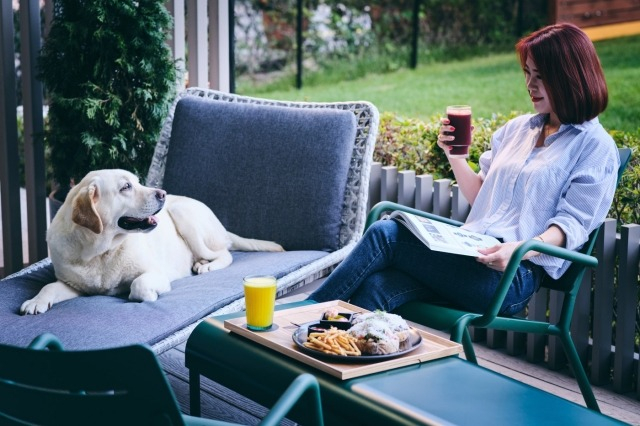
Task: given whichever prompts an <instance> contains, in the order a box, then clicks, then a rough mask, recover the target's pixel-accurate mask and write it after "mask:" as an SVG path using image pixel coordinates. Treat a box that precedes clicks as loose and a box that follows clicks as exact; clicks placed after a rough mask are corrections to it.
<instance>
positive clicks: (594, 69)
mask: <svg viewBox="0 0 640 426" xmlns="http://www.w3.org/2000/svg"><path fill="white" fill-rule="evenodd" d="M516 51H517V52H518V55H519V56H520V63H521V64H522V67H523V68H524V66H525V64H526V62H527V59H528V58H529V56H531V58H532V59H533V62H534V63H535V64H536V67H537V69H538V73H539V74H540V76H541V78H542V82H543V83H544V86H545V89H546V90H547V93H549V94H550V95H551V96H550V101H551V107H552V108H553V111H554V112H555V113H556V114H557V115H558V118H559V119H560V122H562V123H564V124H569V123H571V124H577V123H582V122H584V121H587V120H591V119H592V118H594V117H597V116H598V114H600V113H601V112H602V111H604V110H605V109H606V108H607V102H608V91H607V83H606V81H605V78H604V72H603V71H602V66H601V64H600V59H598V54H597V53H596V49H595V47H594V46H593V43H592V42H591V40H589V37H587V35H586V34H585V33H584V32H583V31H582V30H581V29H580V28H578V27H577V26H575V25H573V24H569V23H560V24H554V25H549V26H547V27H544V28H542V29H540V30H538V31H536V32H534V33H531V34H530V35H528V36H526V37H524V38H523V39H521V40H520V41H519V42H518V43H517V44H516Z"/></svg>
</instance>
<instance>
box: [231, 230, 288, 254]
mask: <svg viewBox="0 0 640 426" xmlns="http://www.w3.org/2000/svg"><path fill="white" fill-rule="evenodd" d="M227 234H228V235H229V239H231V247H230V249H231V250H240V251H284V249H283V248H282V246H281V245H280V244H277V243H274V242H273V241H265V240H255V239H253V238H244V237H241V236H239V235H236V234H234V233H232V232H227Z"/></svg>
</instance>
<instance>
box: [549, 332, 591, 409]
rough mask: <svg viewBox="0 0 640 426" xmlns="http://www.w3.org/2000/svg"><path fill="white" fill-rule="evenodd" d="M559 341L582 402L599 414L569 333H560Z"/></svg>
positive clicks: (589, 384)
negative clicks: (582, 399) (578, 388)
mask: <svg viewBox="0 0 640 426" xmlns="http://www.w3.org/2000/svg"><path fill="white" fill-rule="evenodd" d="M559 337H560V340H561V341H562V346H563V347H564V351H565V353H566V355H567V359H568V361H569V365H570V367H571V370H573V374H574V376H575V377H576V380H577V381H578V386H579V387H580V392H582V397H583V398H584V402H585V403H586V404H587V407H589V408H590V409H592V410H593V411H597V412H600V407H599V406H598V401H596V397H595V395H594V394H593V389H591V383H589V378H588V377H587V373H586V372H585V371H584V368H583V367H582V362H580V357H579V356H578V351H577V350H576V347H575V345H574V344H573V340H571V336H570V335H569V333H568V332H567V333H564V332H563V333H560V335H559Z"/></svg>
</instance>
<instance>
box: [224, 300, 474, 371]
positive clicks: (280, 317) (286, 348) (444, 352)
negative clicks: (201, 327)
mask: <svg viewBox="0 0 640 426" xmlns="http://www.w3.org/2000/svg"><path fill="white" fill-rule="evenodd" d="M331 307H338V308H339V310H340V312H347V313H349V312H368V311H367V310H366V309H362V308H359V307H357V306H355V305H351V304H349V303H346V302H343V301H340V300H336V301H331V302H324V303H317V304H313V305H305V306H299V307H297V308H291V309H284V310H280V311H276V312H275V314H274V316H273V323H274V327H273V328H272V329H271V330H269V331H262V332H254V331H251V330H249V329H247V326H246V322H247V319H246V317H238V318H234V319H230V320H226V321H225V322H224V327H225V328H226V329H227V330H229V331H231V332H233V333H237V334H239V335H241V336H244V337H246V338H248V339H251V340H253V341H255V342H257V343H260V344H262V345H264V346H267V347H269V348H271V349H273V350H275V351H278V352H280V353H281V354H283V355H286V356H289V357H291V358H293V359H296V360H298V361H301V362H303V363H305V364H307V365H310V366H312V367H315V368H317V369H318V370H321V371H324V372H325V373H328V374H330V375H332V376H334V377H337V378H338V379H341V380H346V379H352V378H354V377H359V376H364V375H366V374H371V373H377V372H380V371H385V370H390V369H392V368H398V367H404V366H406V365H410V364H417V363H420V362H425V361H430V360H432V359H436V358H442V357H445V356H450V355H457V354H458V353H460V352H462V345H460V344H459V343H455V342H452V341H450V340H448V339H445V338H442V337H440V336H436V335H434V334H432V333H429V332H428V331H426V330H425V329H424V327H422V326H420V325H417V324H414V323H411V322H410V323H409V325H410V326H412V327H414V328H415V329H416V331H418V332H419V333H420V334H421V335H422V342H421V343H420V345H419V347H418V348H416V349H415V350H413V351H411V352H409V353H407V354H404V355H401V356H399V357H397V358H392V359H386V360H380V361H377V362H368V363H362V364H360V363H337V362H331V361H327V360H326V359H323V358H321V357H318V358H316V357H314V356H311V355H307V354H305V353H303V352H301V351H300V350H299V349H298V347H297V346H296V344H295V343H294V342H293V339H292V337H291V336H292V335H293V332H294V331H296V330H297V328H298V325H300V324H305V323H308V322H311V321H318V320H320V317H321V316H322V314H323V313H324V312H325V311H326V310H327V309H329V308H331Z"/></svg>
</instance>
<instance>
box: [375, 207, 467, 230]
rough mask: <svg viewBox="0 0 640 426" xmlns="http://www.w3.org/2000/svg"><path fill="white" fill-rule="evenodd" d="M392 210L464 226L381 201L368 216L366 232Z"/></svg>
mask: <svg viewBox="0 0 640 426" xmlns="http://www.w3.org/2000/svg"><path fill="white" fill-rule="evenodd" d="M391 210H400V211H403V212H407V213H413V214H415V215H416V216H422V217H426V218H429V219H432V220H437V221H439V222H443V223H447V224H449V225H453V226H461V225H463V223H462V222H458V221H457V220H453V219H448V218H446V217H442V216H438V215H435V214H433V213H427V212H425V211H422V210H418V209H414V208H413V207H407V206H404V205H402V204H398V203H394V202H392V201H380V202H379V203H377V204H376V205H375V206H373V207H372V208H371V210H370V211H369V214H368V215H367V222H366V224H365V227H364V229H365V231H366V230H367V229H369V226H371V225H372V224H373V222H375V221H377V220H378V219H380V216H381V215H382V214H383V213H384V212H386V211H391Z"/></svg>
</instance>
